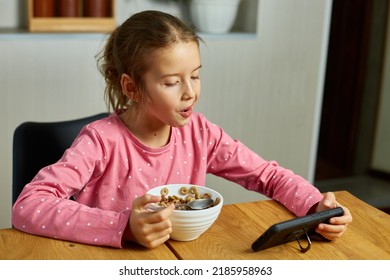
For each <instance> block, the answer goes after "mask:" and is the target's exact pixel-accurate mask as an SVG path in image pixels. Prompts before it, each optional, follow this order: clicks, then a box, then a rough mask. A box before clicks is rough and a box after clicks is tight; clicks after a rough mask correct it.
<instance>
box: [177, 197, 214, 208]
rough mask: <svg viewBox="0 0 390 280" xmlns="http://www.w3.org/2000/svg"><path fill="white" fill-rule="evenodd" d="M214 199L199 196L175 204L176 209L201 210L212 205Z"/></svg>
mask: <svg viewBox="0 0 390 280" xmlns="http://www.w3.org/2000/svg"><path fill="white" fill-rule="evenodd" d="M213 203H214V200H212V199H211V198H201V199H195V200H192V201H190V202H188V203H186V204H178V205H176V206H175V209H176V210H202V209H206V208H208V207H210V206H211V205H213Z"/></svg>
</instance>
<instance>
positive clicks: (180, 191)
mask: <svg viewBox="0 0 390 280" xmlns="http://www.w3.org/2000/svg"><path fill="white" fill-rule="evenodd" d="M179 193H180V194H181V195H186V194H188V189H187V187H181V188H180V190H179Z"/></svg>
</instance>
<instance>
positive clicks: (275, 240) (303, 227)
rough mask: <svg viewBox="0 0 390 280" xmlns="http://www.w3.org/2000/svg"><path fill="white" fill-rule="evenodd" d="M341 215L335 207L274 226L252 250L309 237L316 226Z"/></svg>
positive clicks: (257, 241) (339, 210) (253, 245)
mask: <svg viewBox="0 0 390 280" xmlns="http://www.w3.org/2000/svg"><path fill="white" fill-rule="evenodd" d="M343 214H344V211H343V209H342V208H341V207H336V208H332V209H329V210H325V211H322V212H317V213H313V214H310V215H306V216H303V217H298V218H294V219H291V220H287V221H284V222H281V223H277V224H274V225H272V226H271V227H269V228H268V229H267V230H266V231H265V232H264V233H263V234H262V235H261V236H260V237H259V238H258V239H257V240H256V241H255V242H253V244H252V250H253V251H260V250H264V249H267V248H270V247H274V246H277V245H281V244H284V243H287V242H290V241H293V240H297V239H301V238H302V237H303V236H305V235H306V234H307V235H309V236H310V235H312V234H313V233H314V229H315V228H316V227H317V225H318V224H320V223H327V222H328V221H329V219H330V218H332V217H335V216H342V215H343Z"/></svg>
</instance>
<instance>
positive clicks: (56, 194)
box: [12, 113, 323, 247]
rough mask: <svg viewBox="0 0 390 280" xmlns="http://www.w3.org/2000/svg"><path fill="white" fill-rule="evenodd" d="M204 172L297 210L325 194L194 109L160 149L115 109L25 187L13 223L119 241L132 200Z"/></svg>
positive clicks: (195, 180) (71, 236)
mask: <svg viewBox="0 0 390 280" xmlns="http://www.w3.org/2000/svg"><path fill="white" fill-rule="evenodd" d="M206 173H212V174H215V175H217V176H220V177H223V178H225V179H227V180H230V181H233V182H235V183H237V184H239V185H242V186H243V187H245V188H247V189H248V190H252V191H256V192H260V193H262V194H264V195H266V196H268V197H270V198H272V199H275V200H277V201H279V202H280V203H282V204H283V205H284V206H285V207H286V208H288V209H289V210H290V211H292V212H293V213H294V214H296V215H297V216H302V215H305V214H306V213H307V211H308V210H309V209H310V208H311V207H312V206H313V205H314V204H315V203H317V202H318V201H320V200H321V199H322V198H323V196H322V194H321V193H320V192H319V191H318V190H317V189H316V188H315V187H314V186H312V185H311V184H309V183H308V182H307V181H306V180H305V179H303V178H302V177H300V176H298V175H296V174H294V173H293V172H292V171H290V170H288V169H285V168H282V167H280V166H278V164H277V163H276V162H274V161H266V160H264V159H263V158H261V157H260V156H258V155H257V154H256V153H254V152H253V151H251V150H250V149H249V148H248V147H246V146H245V145H243V144H242V143H241V142H239V141H237V140H234V139H232V138H231V137H230V136H229V135H227V134H226V133H225V132H224V131H223V130H222V129H221V128H219V127H218V126H216V125H214V124H213V123H211V122H209V121H208V120H207V119H206V118H205V117H204V116H203V115H201V114H199V113H194V114H193V116H192V118H191V121H190V122H189V123H188V124H187V125H186V126H184V127H180V128H177V127H173V128H172V133H171V138H170V141H169V143H168V144H167V145H166V146H164V147H162V148H151V147H148V146H146V145H144V144H142V143H141V142H140V141H139V140H138V139H137V138H136V137H134V136H133V135H132V134H131V132H130V131H129V130H128V129H127V128H126V126H125V125H124V124H123V123H122V121H121V120H120V118H119V116H118V115H117V114H116V113H113V114H111V115H110V116H109V117H107V118H104V119H102V120H98V121H95V122H93V123H91V124H89V125H87V126H85V127H84V128H83V129H82V130H81V132H80V134H79V135H78V137H77V138H76V139H75V141H74V143H73V144H72V146H71V147H70V148H69V149H67V150H66V151H65V153H64V155H63V156H62V158H61V159H60V160H59V161H58V162H56V163H54V164H52V165H50V166H47V167H45V168H43V169H42V170H40V171H39V172H38V174H37V175H36V176H35V178H34V179H33V180H32V181H31V183H29V184H27V185H26V186H25V188H24V189H23V191H22V193H21V194H20V196H19V198H18V199H17V201H16V203H15V204H14V206H13V210H12V223H13V225H14V227H15V228H17V229H20V230H22V231H25V232H29V233H32V234H37V235H43V236H48V237H52V238H58V239H63V240H70V241H75V242H80V243H86V244H93V245H102V246H111V247H121V246H122V236H123V232H124V230H125V227H126V225H127V223H128V220H129V216H130V212H131V208H132V202H133V200H134V198H136V197H138V196H141V195H143V194H145V193H146V192H147V191H148V190H149V189H152V188H153V187H156V186H159V185H164V184H177V183H180V184H181V183H183V184H184V183H188V184H197V185H205V181H206ZM72 196H73V197H74V200H70V199H69V198H70V197H72Z"/></svg>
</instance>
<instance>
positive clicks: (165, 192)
mask: <svg viewBox="0 0 390 280" xmlns="http://www.w3.org/2000/svg"><path fill="white" fill-rule="evenodd" d="M168 193H169V190H168V188H162V189H161V191H160V194H161V195H162V196H166V195H168Z"/></svg>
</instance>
